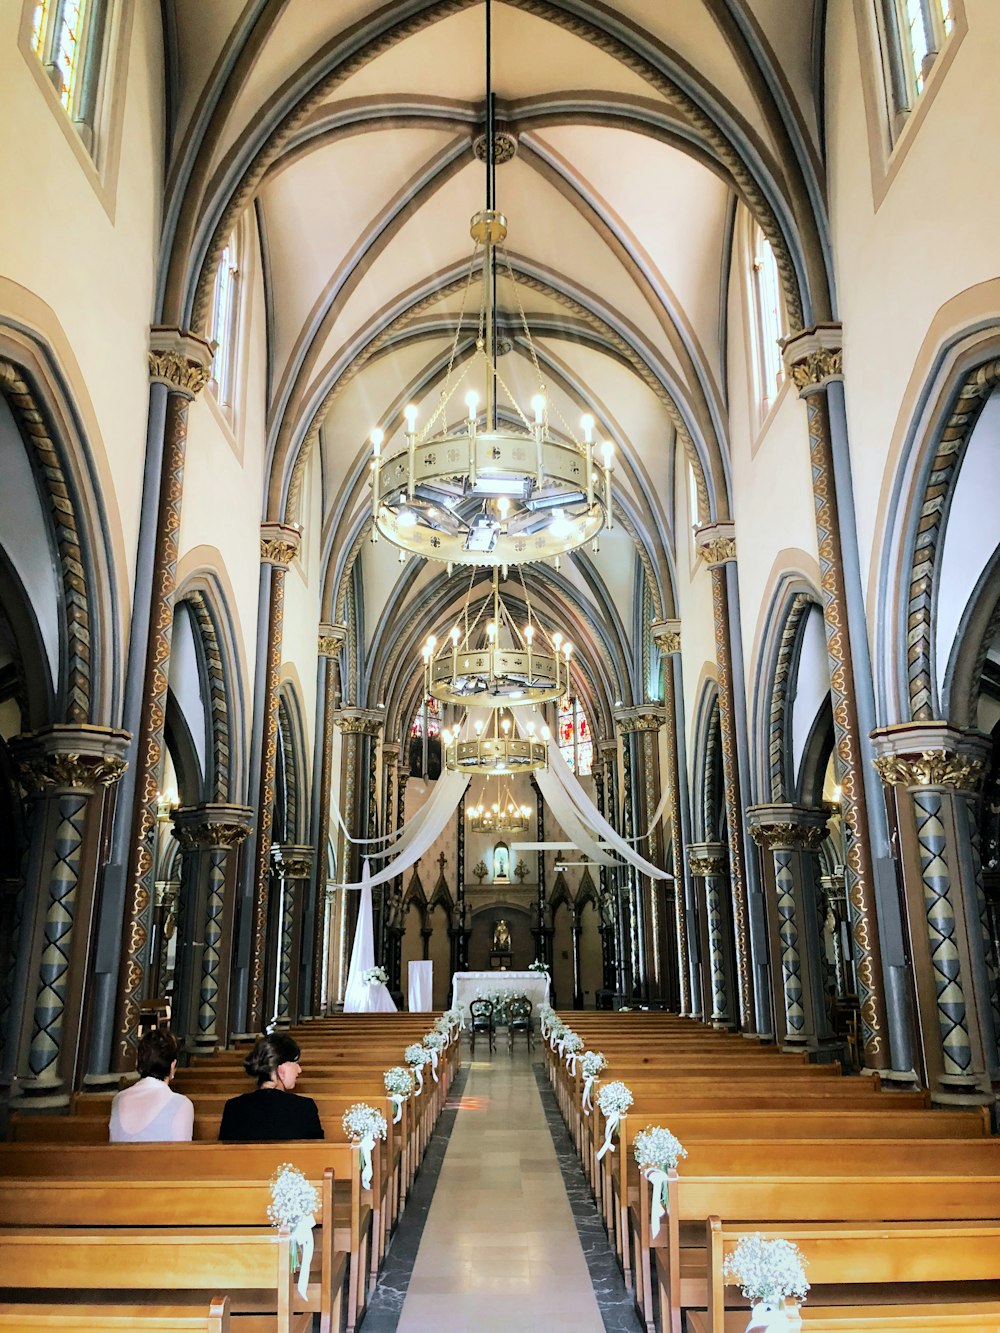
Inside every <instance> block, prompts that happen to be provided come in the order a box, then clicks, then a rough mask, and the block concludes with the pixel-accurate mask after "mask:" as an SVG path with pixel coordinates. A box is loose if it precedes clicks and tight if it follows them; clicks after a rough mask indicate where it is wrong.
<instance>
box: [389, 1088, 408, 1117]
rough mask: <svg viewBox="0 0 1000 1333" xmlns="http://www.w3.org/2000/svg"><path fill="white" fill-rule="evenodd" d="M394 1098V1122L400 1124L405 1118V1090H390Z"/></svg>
mask: <svg viewBox="0 0 1000 1333" xmlns="http://www.w3.org/2000/svg"><path fill="white" fill-rule="evenodd" d="M389 1096H390V1097H391V1098H392V1123H393V1124H394V1125H398V1124H399V1122H400V1121H401V1120H402V1118H403V1103H404V1102H405V1101H406V1094H405V1093H404V1092H390V1093H389Z"/></svg>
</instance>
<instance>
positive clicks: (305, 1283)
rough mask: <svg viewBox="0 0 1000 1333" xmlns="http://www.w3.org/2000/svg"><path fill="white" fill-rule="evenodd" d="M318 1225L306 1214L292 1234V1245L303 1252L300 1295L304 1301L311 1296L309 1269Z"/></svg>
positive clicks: (299, 1282) (300, 1270) (301, 1256)
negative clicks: (315, 1229)
mask: <svg viewBox="0 0 1000 1333" xmlns="http://www.w3.org/2000/svg"><path fill="white" fill-rule="evenodd" d="M315 1225H316V1219H315V1217H313V1215H312V1213H306V1214H304V1216H302V1217H300V1218H299V1220H298V1221H297V1222H296V1224H295V1229H294V1230H293V1231H292V1234H291V1238H290V1239H291V1242H292V1245H293V1246H295V1245H298V1246H299V1247H300V1249H301V1251H302V1253H301V1255H300V1256H299V1281H298V1288H299V1295H300V1296H301V1297H302V1299H303V1300H305V1299H306V1297H307V1295H308V1294H309V1269H310V1268H311V1267H312V1257H313V1227H314V1226H315Z"/></svg>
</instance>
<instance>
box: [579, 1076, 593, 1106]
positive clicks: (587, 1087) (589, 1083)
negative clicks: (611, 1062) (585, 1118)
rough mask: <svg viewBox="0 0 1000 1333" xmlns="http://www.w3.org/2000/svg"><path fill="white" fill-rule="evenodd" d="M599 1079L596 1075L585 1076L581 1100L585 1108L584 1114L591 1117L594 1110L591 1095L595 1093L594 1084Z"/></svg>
mask: <svg viewBox="0 0 1000 1333" xmlns="http://www.w3.org/2000/svg"><path fill="white" fill-rule="evenodd" d="M596 1079H597V1075H596V1074H584V1076H583V1096H582V1097H581V1098H580V1101H581V1104H582V1106H583V1114H584V1115H590V1113H591V1111H592V1110H593V1109H594V1103H593V1102H592V1101H591V1100H590V1094H591V1093H592V1092H593V1091H594V1083H595V1081H596Z"/></svg>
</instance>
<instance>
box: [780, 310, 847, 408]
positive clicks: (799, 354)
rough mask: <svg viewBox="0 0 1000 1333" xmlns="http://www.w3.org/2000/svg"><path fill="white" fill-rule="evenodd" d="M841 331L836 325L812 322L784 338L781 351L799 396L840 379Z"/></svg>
mask: <svg viewBox="0 0 1000 1333" xmlns="http://www.w3.org/2000/svg"><path fill="white" fill-rule="evenodd" d="M843 344H844V330H843V327H842V326H841V325H840V324H814V325H813V327H812V328H809V329H800V330H799V332H798V333H793V334H792V335H791V337H789V338H786V339H785V341H784V344H783V345H782V349H781V354H782V357H783V358H784V362H785V370H786V372H787V373H788V377H789V379H791V381H792V383H793V384H794V385H795V387H796V388H797V389H798V391H799V397H800V398H805V397H807V396H808V395H809V394H810V393H816V392H817V390H819V389H824V388H825V387H826V386H827V385H828V384H830V383H831V382H832V381H833V380H842V379H843V378H844V350H843Z"/></svg>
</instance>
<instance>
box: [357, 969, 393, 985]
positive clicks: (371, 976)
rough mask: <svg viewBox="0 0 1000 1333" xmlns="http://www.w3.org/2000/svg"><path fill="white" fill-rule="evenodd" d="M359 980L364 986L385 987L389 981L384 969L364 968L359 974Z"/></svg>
mask: <svg viewBox="0 0 1000 1333" xmlns="http://www.w3.org/2000/svg"><path fill="white" fill-rule="evenodd" d="M361 980H362V981H363V982H364V983H365V985H366V986H385V985H387V984H388V981H389V973H388V972H387V971H386V970H385V968H384V967H366V968H365V970H364V971H363V972H362V973H361Z"/></svg>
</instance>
